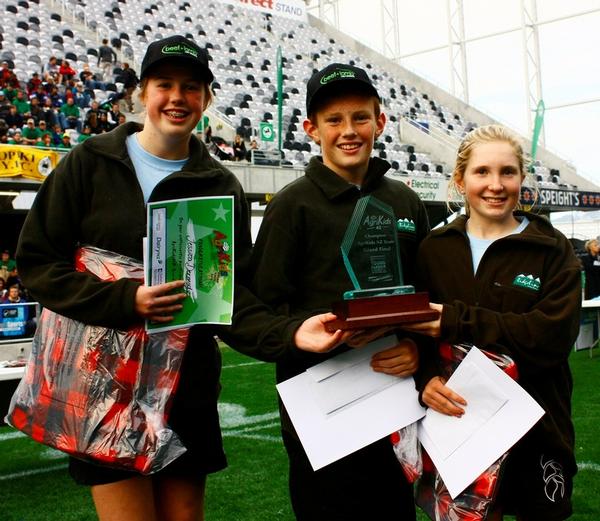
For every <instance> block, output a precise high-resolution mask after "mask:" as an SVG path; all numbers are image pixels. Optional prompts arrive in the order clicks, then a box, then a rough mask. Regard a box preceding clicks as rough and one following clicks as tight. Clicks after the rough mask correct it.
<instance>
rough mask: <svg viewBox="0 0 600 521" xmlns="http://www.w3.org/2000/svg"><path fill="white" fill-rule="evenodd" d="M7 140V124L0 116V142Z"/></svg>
mask: <svg viewBox="0 0 600 521" xmlns="http://www.w3.org/2000/svg"><path fill="white" fill-rule="evenodd" d="M7 141H8V125H7V124H6V120H4V119H2V118H0V143H6V142H7Z"/></svg>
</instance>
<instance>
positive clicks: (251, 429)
mask: <svg viewBox="0 0 600 521" xmlns="http://www.w3.org/2000/svg"><path fill="white" fill-rule="evenodd" d="M271 427H279V422H272V423H265V424H263V425H255V426H254V427H246V428H245V429H228V430H224V431H223V435H227V436H236V435H238V434H244V433H246V432H254V431H261V430H263V429H270V428H271Z"/></svg>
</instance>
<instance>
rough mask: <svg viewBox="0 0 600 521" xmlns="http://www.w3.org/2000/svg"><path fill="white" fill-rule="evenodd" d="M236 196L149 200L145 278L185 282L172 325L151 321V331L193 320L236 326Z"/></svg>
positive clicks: (172, 327) (164, 329)
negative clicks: (179, 305) (234, 294)
mask: <svg viewBox="0 0 600 521" xmlns="http://www.w3.org/2000/svg"><path fill="white" fill-rule="evenodd" d="M233 204H234V200H233V196H221V197H195V198H190V199H177V200H171V201H160V202H153V203H148V255H147V265H146V276H147V280H148V282H149V284H150V285H151V286H154V285H157V284H162V283H164V282H171V281H174V280H183V281H184V282H185V285H184V287H183V291H184V292H185V294H186V297H185V299H184V300H183V302H182V305H183V309H182V310H181V311H179V312H177V313H176V314H175V318H174V320H173V321H172V322H170V323H168V324H166V325H165V324H158V323H152V322H149V321H147V322H146V330H147V331H148V332H150V333H152V332H157V331H167V330H170V329H177V328H182V327H188V326H191V325H194V324H225V325H229V324H231V316H232V314H233V276H234V269H233V258H234V256H233V253H234V244H233V230H234V212H233Z"/></svg>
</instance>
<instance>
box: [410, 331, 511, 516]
mask: <svg viewBox="0 0 600 521" xmlns="http://www.w3.org/2000/svg"><path fill="white" fill-rule="evenodd" d="M470 348H471V345H469V344H458V345H450V344H447V343H442V344H441V345H440V356H441V359H442V366H443V369H444V373H445V376H446V377H447V378H449V377H450V375H451V374H452V373H453V372H454V370H455V369H456V368H457V367H458V364H460V362H461V361H462V360H463V358H464V357H465V356H466V355H467V353H468V352H469V350H470ZM482 353H484V354H485V355H486V356H487V357H488V358H489V359H490V360H492V362H494V363H495V364H496V365H497V366H498V367H499V368H500V369H502V370H503V371H504V372H505V373H507V374H508V375H509V376H510V377H511V378H513V379H515V380H516V379H517V376H518V372H517V366H516V364H515V362H514V361H513V360H512V359H511V358H510V357H508V356H506V355H500V354H497V353H491V352H489V351H483V350H482ZM422 456H423V468H422V470H423V473H422V476H421V478H420V479H419V481H418V484H417V491H416V502H417V505H419V506H420V507H421V508H422V509H423V511H424V512H425V513H426V514H427V515H428V516H429V517H430V518H431V519H433V520H435V521H484V520H485V519H486V518H487V516H488V514H489V513H490V511H491V509H492V508H493V505H494V501H495V499H496V495H497V493H498V485H499V482H500V477H501V474H502V467H503V464H504V462H505V461H506V458H507V456H508V453H505V454H503V455H502V456H500V458H499V459H498V460H496V461H495V462H494V463H493V464H492V465H490V467H489V468H488V469H487V470H486V471H485V472H483V474H481V475H480V476H479V477H478V478H477V479H476V480H475V481H474V482H473V483H471V485H469V486H468V487H467V488H466V489H465V490H464V491H463V492H461V493H460V494H459V495H458V496H457V497H456V498H454V499H452V498H451V497H450V493H449V492H448V489H447V488H446V486H445V485H444V482H443V481H442V479H441V477H440V475H439V473H438V471H437V469H436V468H435V466H434V465H433V463H432V461H431V459H430V458H429V456H428V454H427V452H426V451H425V450H424V449H423V450H422Z"/></svg>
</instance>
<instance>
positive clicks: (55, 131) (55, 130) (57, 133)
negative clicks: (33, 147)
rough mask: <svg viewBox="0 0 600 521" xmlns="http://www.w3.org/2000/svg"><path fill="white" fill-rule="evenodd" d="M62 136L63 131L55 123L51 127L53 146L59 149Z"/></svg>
mask: <svg viewBox="0 0 600 521" xmlns="http://www.w3.org/2000/svg"><path fill="white" fill-rule="evenodd" d="M62 135H63V130H62V128H61V126H60V124H59V123H57V124H56V125H54V126H53V127H52V143H54V146H57V147H59V146H60V145H61V144H62Z"/></svg>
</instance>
